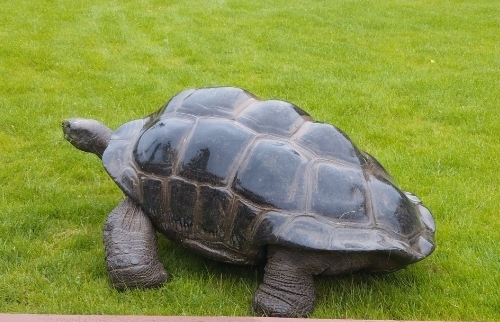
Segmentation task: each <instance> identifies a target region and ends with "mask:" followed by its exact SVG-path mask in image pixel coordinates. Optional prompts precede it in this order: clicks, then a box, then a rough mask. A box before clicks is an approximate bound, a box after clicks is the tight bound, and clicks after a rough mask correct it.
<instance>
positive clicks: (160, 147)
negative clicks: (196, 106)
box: [134, 117, 194, 176]
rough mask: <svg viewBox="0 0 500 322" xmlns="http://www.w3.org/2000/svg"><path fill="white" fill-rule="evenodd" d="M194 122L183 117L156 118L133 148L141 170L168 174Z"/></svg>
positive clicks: (170, 172)
mask: <svg viewBox="0 0 500 322" xmlns="http://www.w3.org/2000/svg"><path fill="white" fill-rule="evenodd" d="M193 124H194V122H193V121H192V120H189V119H184V118H175V117H174V118H168V119H158V120H157V121H156V122H154V123H153V124H152V125H151V126H149V128H148V129H147V130H146V131H144V133H142V135H141V136H140V138H139V139H138V140H137V143H136V145H135V150H134V156H135V160H136V162H137V164H138V166H139V168H140V169H141V170H143V171H146V172H149V173H154V174H157V175H160V176H169V175H171V174H172V171H173V168H174V166H175V164H176V162H177V159H178V151H179V147H180V145H181V143H182V140H183V139H184V138H185V137H186V136H187V134H188V133H189V131H190V130H191V128H192V127H193Z"/></svg>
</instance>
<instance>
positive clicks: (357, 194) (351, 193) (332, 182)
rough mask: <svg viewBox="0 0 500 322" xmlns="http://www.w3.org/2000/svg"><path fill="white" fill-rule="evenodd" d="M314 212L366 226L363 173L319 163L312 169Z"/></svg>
mask: <svg viewBox="0 0 500 322" xmlns="http://www.w3.org/2000/svg"><path fill="white" fill-rule="evenodd" d="M313 173H314V176H313V180H312V181H311V182H312V186H313V188H312V196H311V210H312V211H314V212H315V213H317V214H318V215H322V216H325V217H327V218H329V219H335V220H339V221H343V222H356V223H363V222H367V221H368V220H369V218H368V217H367V212H366V194H367V191H366V188H365V179H364V177H363V173H362V172H361V171H360V170H358V169H356V168H347V167H342V166H338V165H336V164H334V163H319V164H317V165H316V166H315V167H314V169H313Z"/></svg>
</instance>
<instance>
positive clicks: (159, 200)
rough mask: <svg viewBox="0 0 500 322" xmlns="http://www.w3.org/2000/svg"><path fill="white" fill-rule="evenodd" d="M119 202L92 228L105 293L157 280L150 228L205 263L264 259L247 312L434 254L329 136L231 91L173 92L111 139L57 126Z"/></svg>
mask: <svg viewBox="0 0 500 322" xmlns="http://www.w3.org/2000/svg"><path fill="white" fill-rule="evenodd" d="M63 131H64V134H65V138H66V139H67V140H68V141H69V142H71V143H72V144H73V145H74V146H75V147H76V148H78V149H80V150H83V151H87V152H92V153H94V154H96V155H97V156H99V157H100V158H102V162H103V165H104V168H105V169H106V171H107V172H108V173H109V175H110V176H111V178H112V179H113V180H114V181H115V183H116V184H117V185H118V186H119V187H120V188H121V190H123V192H124V193H125V196H126V197H125V200H124V201H123V202H122V203H121V204H119V205H118V206H117V207H116V208H115V209H114V210H113V211H112V212H111V213H110V214H109V216H108V218H107V220H106V223H105V227H104V245H105V253H106V255H105V256H106V263H107V270H108V273H109V277H110V280H111V283H112V285H113V286H114V287H116V288H117V289H120V290H122V289H128V288H134V287H157V286H159V285H161V284H162V283H163V282H165V281H166V279H167V272H166V271H165V269H164V267H163V265H162V264H161V263H160V262H159V260H158V255H157V246H156V242H157V239H156V238H157V237H156V231H159V232H161V233H162V234H163V235H165V236H166V237H168V238H169V239H170V240H173V241H175V242H177V243H179V244H181V245H182V246H184V247H185V248H188V249H190V250H192V251H194V252H196V253H198V254H200V255H202V256H205V257H208V258H210V259H214V260H218V261H223V262H228V263H235V264H245V265H254V264H258V263H261V262H262V263H265V271H264V278H263V281H262V283H261V284H260V285H259V287H258V290H257V291H256V293H255V295H254V299H253V305H252V306H253V310H254V312H256V314H260V315H268V316H289V317H296V316H305V315H308V314H309V313H311V312H312V311H313V308H314V302H315V288H314V282H313V276H314V275H318V274H325V275H335V274H345V273H351V272H356V271H363V272H369V273H386V272H392V271H395V270H398V269H401V268H403V267H405V266H407V265H408V264H411V263H415V262H418V261H420V260H422V259H423V258H425V257H426V256H428V255H430V254H431V253H432V252H433V250H434V247H435V246H434V231H435V228H434V221H433V218H432V215H431V213H430V212H429V210H428V209H427V208H426V207H424V206H423V204H422V202H421V201H420V200H419V199H418V198H417V197H416V196H415V195H413V194H411V193H408V192H403V191H401V190H399V189H398V188H397V186H396V184H395V183H394V180H393V179H392V178H391V176H390V175H389V174H388V173H387V172H386V170H385V169H384V168H383V167H382V165H381V164H380V163H379V162H378V161H377V160H376V159H375V158H374V157H372V156H371V155H369V154H368V153H366V152H363V151H361V150H359V149H358V148H357V147H356V146H355V145H354V143H353V142H352V141H351V140H350V139H349V138H348V137H347V135H346V134H344V133H343V132H342V131H341V130H339V129H338V128H336V127H335V126H333V125H330V124H325V123H321V122H315V121H314V120H313V119H312V118H311V117H310V116H309V115H308V114H307V113H306V112H304V111H303V110H302V109H300V108H299V107H297V106H295V105H293V104H291V103H288V102H285V101H280V100H259V99H258V98H257V97H256V96H254V95H252V94H251V93H249V92H248V91H245V90H243V89H239V88H234V87H213V88H202V89H197V90H193V89H191V90H185V91H183V92H181V93H179V94H177V95H175V96H174V97H173V98H172V99H171V100H170V101H169V102H168V103H167V104H166V105H165V106H163V107H162V108H161V109H160V110H158V111H157V112H155V113H153V114H151V115H149V116H146V117H145V118H142V119H138V120H134V121H131V122H128V123H125V124H124V125H122V126H121V127H119V128H118V129H117V130H115V131H112V130H111V129H109V128H108V127H107V126H105V125H103V124H101V123H99V122H97V121H94V120H89V119H81V118H73V119H68V120H66V121H64V122H63Z"/></svg>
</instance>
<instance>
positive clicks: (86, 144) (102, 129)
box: [62, 118, 112, 158]
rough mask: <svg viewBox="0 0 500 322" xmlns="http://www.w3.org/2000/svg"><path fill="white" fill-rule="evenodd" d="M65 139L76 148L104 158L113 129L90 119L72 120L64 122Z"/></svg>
mask: <svg viewBox="0 0 500 322" xmlns="http://www.w3.org/2000/svg"><path fill="white" fill-rule="evenodd" d="M62 129H63V132H64V138H65V139H66V140H68V141H69V142H70V143H71V144H73V146H74V147H76V148H77V149H79V150H82V151H85V152H92V153H94V154H96V155H97V156H98V157H99V158H102V154H103V153H104V150H106V148H107V146H108V143H109V140H110V137H111V133H112V131H111V129H110V128H108V127H107V126H106V125H104V124H102V123H100V122H98V121H95V120H90V119H83V118H72V119H68V120H65V121H63V122H62Z"/></svg>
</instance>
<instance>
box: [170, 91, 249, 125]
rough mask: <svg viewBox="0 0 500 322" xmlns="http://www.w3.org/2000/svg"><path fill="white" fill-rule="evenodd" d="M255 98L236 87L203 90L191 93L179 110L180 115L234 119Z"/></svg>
mask: <svg viewBox="0 0 500 322" xmlns="http://www.w3.org/2000/svg"><path fill="white" fill-rule="evenodd" d="M253 98H254V96H253V95H252V94H250V93H248V92H247V91H245V90H243V89H240V88H234V87H219V88H202V89H199V90H196V91H194V92H192V93H190V94H189V95H188V96H187V97H186V98H185V99H184V100H183V101H182V103H181V104H180V106H179V107H178V108H177V110H176V111H177V112H179V113H187V114H191V115H197V116H210V117H216V116H218V117H224V118H233V117H234V115H235V114H236V110H237V109H238V108H240V107H242V105H243V104H244V102H245V101H250V100H251V101H253V100H254V99H253Z"/></svg>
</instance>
